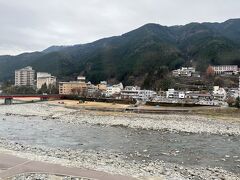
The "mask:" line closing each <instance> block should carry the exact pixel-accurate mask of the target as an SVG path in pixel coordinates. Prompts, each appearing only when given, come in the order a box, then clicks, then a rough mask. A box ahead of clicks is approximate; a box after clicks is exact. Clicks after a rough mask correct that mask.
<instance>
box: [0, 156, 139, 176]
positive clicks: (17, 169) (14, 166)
mask: <svg viewBox="0 0 240 180" xmlns="http://www.w3.org/2000/svg"><path fill="white" fill-rule="evenodd" d="M22 173H44V174H50V175H59V176H61V175H63V176H65V175H66V176H73V177H84V178H89V179H94V180H134V178H131V177H127V176H121V175H112V174H108V173H104V172H100V171H94V170H88V169H83V168H72V167H64V166H60V165H56V164H49V163H43V162H37V161H30V160H28V159H23V158H18V157H16V156H13V155H9V154H4V153H1V154H0V179H6V178H8V177H13V176H15V175H18V174H22ZM135 180H136V179H135Z"/></svg>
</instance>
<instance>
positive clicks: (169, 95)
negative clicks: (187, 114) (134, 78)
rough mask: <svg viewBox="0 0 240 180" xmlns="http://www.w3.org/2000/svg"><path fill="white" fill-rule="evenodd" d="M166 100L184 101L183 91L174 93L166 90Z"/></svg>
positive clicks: (174, 91)
mask: <svg viewBox="0 0 240 180" xmlns="http://www.w3.org/2000/svg"><path fill="white" fill-rule="evenodd" d="M166 97H167V98H172V99H184V98H185V92H183V91H176V90H175V89H168V91H167V92H166Z"/></svg>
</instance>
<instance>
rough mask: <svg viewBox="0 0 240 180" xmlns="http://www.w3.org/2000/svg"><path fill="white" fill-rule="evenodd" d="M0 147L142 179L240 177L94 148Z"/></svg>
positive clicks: (23, 155) (40, 159)
mask: <svg viewBox="0 0 240 180" xmlns="http://www.w3.org/2000/svg"><path fill="white" fill-rule="evenodd" d="M0 147H1V148H0V153H1V152H4V153H7V154H10V155H13V156H16V157H20V158H25V159H28V160H30V161H36V162H44V163H50V164H56V165H61V166H65V167H69V168H71V167H76V168H86V169H92V170H95V171H99V172H106V173H110V174H119V175H124V176H126V177H127V176H129V177H133V178H136V179H139V180H148V179H149V180H159V179H161V180H189V179H199V180H208V179H226V180H239V179H240V176H239V174H234V173H231V172H228V171H225V170H223V169H222V168H217V167H216V168H210V167H197V166H196V167H194V166H192V167H189V166H185V165H179V164H173V163H167V162H166V163H165V162H163V161H153V162H148V163H147V162H141V163H139V162H136V161H127V160H126V157H125V156H124V155H123V154H121V153H119V154H115V153H112V154H106V153H101V152H94V151H88V152H86V151H81V150H78V151H74V150H71V149H67V150H66V149H60V148H58V149H51V148H46V147H39V146H35V147H34V146H27V145H24V144H20V143H16V142H9V141H7V140H3V139H1V140H0ZM6 149H7V150H6Z"/></svg>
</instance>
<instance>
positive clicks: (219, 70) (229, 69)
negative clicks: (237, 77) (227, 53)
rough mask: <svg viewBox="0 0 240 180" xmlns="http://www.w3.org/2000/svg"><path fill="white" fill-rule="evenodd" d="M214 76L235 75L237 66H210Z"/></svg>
mask: <svg viewBox="0 0 240 180" xmlns="http://www.w3.org/2000/svg"><path fill="white" fill-rule="evenodd" d="M212 68H213V70H214V72H215V74H237V73H238V72H239V70H238V66H237V65H222V66H212Z"/></svg>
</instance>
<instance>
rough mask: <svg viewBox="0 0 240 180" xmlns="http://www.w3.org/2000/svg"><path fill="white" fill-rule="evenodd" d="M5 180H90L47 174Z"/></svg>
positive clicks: (25, 175) (19, 176)
mask: <svg viewBox="0 0 240 180" xmlns="http://www.w3.org/2000/svg"><path fill="white" fill-rule="evenodd" d="M7 180H91V179H88V178H81V177H71V176H56V175H49V174H34V173H27V174H19V175H17V176H14V177H10V178H7Z"/></svg>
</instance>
